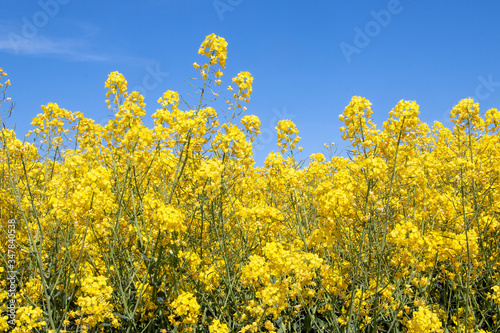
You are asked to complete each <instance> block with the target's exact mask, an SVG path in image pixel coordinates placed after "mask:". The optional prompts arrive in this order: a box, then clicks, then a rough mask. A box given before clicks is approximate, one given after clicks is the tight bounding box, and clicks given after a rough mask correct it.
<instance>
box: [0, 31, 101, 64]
mask: <svg viewBox="0 0 500 333" xmlns="http://www.w3.org/2000/svg"><path fill="white" fill-rule="evenodd" d="M88 49H89V46H88V43H87V42H86V41H84V40H81V39H60V40H56V39H48V38H45V37H41V36H40V37H36V38H33V39H30V40H26V41H23V40H22V39H16V36H14V35H10V37H9V35H7V37H4V38H3V39H0V51H1V52H7V53H11V54H25V55H42V56H57V57H62V58H65V59H66V60H73V61H106V60H108V57H107V56H105V55H102V54H98V53H93V52H89V51H88Z"/></svg>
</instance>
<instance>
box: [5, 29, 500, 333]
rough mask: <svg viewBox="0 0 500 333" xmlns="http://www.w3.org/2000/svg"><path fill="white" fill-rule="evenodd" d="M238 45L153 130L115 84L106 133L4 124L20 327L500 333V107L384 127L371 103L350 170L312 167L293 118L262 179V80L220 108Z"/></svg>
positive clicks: (347, 160) (331, 161)
mask: <svg viewBox="0 0 500 333" xmlns="http://www.w3.org/2000/svg"><path fill="white" fill-rule="evenodd" d="M226 50H227V43H225V41H224V39H222V38H220V37H217V36H215V35H210V36H208V37H207V39H206V40H205V41H204V42H203V44H202V47H201V48H200V53H202V54H205V55H207V56H208V59H209V61H208V62H205V63H203V64H201V65H198V64H196V63H194V64H193V66H194V67H195V69H196V70H200V72H201V74H202V76H203V77H204V78H205V79H206V80H205V81H203V83H202V85H201V86H200V87H198V91H196V94H193V95H194V96H199V100H196V101H195V102H193V101H192V100H191V99H190V98H191V97H193V95H191V96H190V98H186V96H183V95H181V94H180V93H179V92H176V91H172V90H167V91H165V92H164V93H163V94H162V95H161V97H160V98H159V99H158V103H159V104H160V105H159V108H158V109H157V110H156V112H155V113H154V114H153V115H152V118H153V126H152V127H149V126H146V124H147V121H146V114H147V113H146V105H145V103H144V96H142V95H141V94H140V93H139V92H131V93H128V92H127V81H126V80H125V78H124V77H123V75H121V74H120V73H118V72H113V73H111V74H110V75H109V78H108V80H107V82H106V84H105V86H106V88H107V98H108V101H107V103H108V105H109V106H110V107H111V101H113V102H114V105H113V109H114V114H113V115H112V116H111V117H110V119H109V121H107V123H106V124H103V125H100V124H96V123H95V121H94V120H92V119H89V118H86V117H84V116H83V114H82V113H81V112H72V111H69V110H66V109H64V108H62V107H60V106H59V105H58V104H56V103H48V104H47V105H43V106H42V107H41V110H42V111H41V113H40V114H39V115H37V116H36V117H35V118H34V119H33V120H32V126H33V129H32V131H31V132H30V134H31V137H30V141H29V142H28V141H27V140H20V139H19V138H18V137H17V136H16V133H15V131H14V130H12V129H7V128H3V127H2V128H0V198H2V200H0V217H2V220H1V221H0V229H1V230H0V231H1V232H0V240H1V241H2V244H4V245H5V246H2V247H0V255H1V259H2V261H3V264H2V265H0V308H1V314H2V316H0V332H2V331H6V330H8V329H9V326H8V325H9V322H8V320H9V317H8V316H6V314H9V311H10V310H8V307H7V306H8V305H9V304H11V303H12V302H13V300H15V303H16V305H17V309H18V312H17V315H16V316H17V317H16V318H15V320H16V323H17V325H18V327H16V329H15V330H17V332H29V331H42V330H43V331H48V332H55V331H57V330H60V331H61V332H73V331H78V332H90V331H103V332H109V331H127V330H128V331H147V330H148V329H150V330H151V329H152V330H154V331H160V332H170V331H175V330H177V331H183V332H193V331H195V330H196V331H207V330H209V331H210V332H230V331H235V332H266V331H267V332H274V331H305V330H309V329H310V330H311V331H312V330H314V331H325V332H330V331H338V330H339V329H341V330H352V331H403V332H405V331H408V332H443V331H444V330H445V329H446V330H448V331H450V332H463V331H465V330H467V331H471V332H472V331H474V332H487V330H489V331H491V332H493V331H495V330H497V328H498V325H499V321H498V320H499V319H500V318H499V317H498V306H499V305H500V287H499V286H498V281H499V279H500V274H499V269H498V268H499V267H500V237H499V235H500V233H499V230H500V221H499V219H498V216H499V213H500V200H499V198H500V185H499V184H500V167H499V163H498V161H499V160H500V136H499V130H500V112H499V111H498V110H497V109H490V110H488V111H487V112H486V113H485V114H482V113H481V112H480V110H479V105H478V103H475V102H474V101H473V100H472V99H465V100H462V101H460V102H459V103H458V104H457V106H455V107H454V108H453V110H452V112H451V118H452V120H453V122H454V124H455V125H454V127H453V128H450V129H448V128H445V126H444V125H443V124H441V123H439V122H435V123H434V124H433V125H432V126H428V125H427V124H425V123H424V122H422V121H421V120H420V119H419V105H418V104H417V103H416V102H415V101H406V100H401V101H399V102H398V103H397V104H396V105H395V106H394V108H393V109H392V110H391V111H390V112H389V117H388V119H387V121H386V122H384V123H383V126H381V129H380V130H377V129H376V125H375V124H374V123H373V122H372V120H371V116H372V113H373V110H372V105H371V103H370V101H369V100H367V99H366V98H363V97H359V96H354V97H353V98H352V100H351V101H350V103H349V105H347V106H346V108H345V110H344V111H343V113H342V115H340V120H342V121H343V122H344V126H343V127H342V128H341V132H342V134H343V137H344V139H345V140H349V141H350V144H351V146H350V147H349V148H350V149H351V148H352V149H353V150H352V151H349V152H348V153H349V154H348V155H349V156H348V157H342V156H334V155H336V154H335V152H334V151H333V149H332V147H333V144H331V145H329V144H327V145H325V148H326V149H327V150H328V152H329V154H326V153H325V154H322V153H317V154H312V155H310V156H309V158H305V159H304V160H298V159H296V157H295V148H296V146H297V144H298V143H299V142H300V140H301V138H300V136H298V134H299V131H298V129H297V126H296V125H295V124H294V123H293V122H292V121H290V120H286V119H285V120H280V121H279V122H278V124H277V126H276V130H277V136H278V138H277V144H278V147H279V149H280V151H277V152H271V153H269V154H268V156H267V157H266V159H265V162H264V165H263V166H261V167H259V166H256V165H255V161H254V160H253V154H254V145H253V142H254V141H255V140H256V139H257V138H258V136H259V134H260V127H261V123H260V120H259V118H258V117H257V116H255V115H246V116H242V113H243V111H245V110H246V107H243V106H242V105H243V103H244V102H248V99H249V97H250V95H251V93H252V83H253V78H252V76H251V75H250V74H249V73H248V72H240V73H239V74H238V75H237V76H236V77H235V78H234V79H233V87H237V88H234V89H235V91H233V92H232V93H228V92H226V91H223V92H220V94H221V95H222V94H229V96H228V95H226V96H224V97H225V100H226V103H227V105H228V107H229V108H230V110H232V111H231V112H229V115H228V117H227V118H226V117H224V115H223V116H222V117H221V116H220V115H219V114H218V113H217V112H216V111H215V108H214V107H212V106H211V103H212V102H213V101H212V100H210V98H213V95H215V96H216V97H218V96H219V92H214V91H213V90H212V88H213V86H211V84H212V83H215V85H219V84H220V83H221V81H220V78H221V77H222V76H223V73H222V71H221V69H217V68H212V66H215V65H216V64H217V63H218V64H219V65H221V67H224V65H225V60H226ZM0 75H1V76H2V77H4V76H5V73H4V72H3V71H2V70H1V69H0ZM209 75H213V76H212V77H210V79H209ZM1 88H2V91H0V93H2V94H0V103H1V102H5V101H7V102H9V101H10V100H9V99H8V98H6V97H5V96H6V95H5V94H3V93H5V91H6V90H5V89H7V88H8V83H4V84H3V85H2V86H1ZM232 89H233V88H231V87H229V88H228V90H229V91H231V90H232ZM111 95H113V98H112V97H111ZM207 95H209V97H207ZM2 96H3V97H2ZM110 100H111V101H110ZM337 146H338V145H337ZM298 150H299V151H300V150H301V148H300V147H299V148H298ZM332 156H333V157H332ZM13 249H14V250H15V253H12V252H13ZM9 251H10V252H9ZM13 262H15V265H16V268H15V269H16V271H17V273H16V274H17V279H16V280H15V281H16V282H15V284H16V286H15V288H16V292H15V293H13V292H12V289H11V288H13V286H14V283H13V282H12V278H11V275H12V274H13V273H12V272H11V271H10V266H9V265H13V264H12V263H13ZM4 266H5V267H4ZM476 304H480V305H481V307H479V306H477V305H476ZM309 326H310V327H309ZM339 326H340V327H341V328H340V327H339Z"/></svg>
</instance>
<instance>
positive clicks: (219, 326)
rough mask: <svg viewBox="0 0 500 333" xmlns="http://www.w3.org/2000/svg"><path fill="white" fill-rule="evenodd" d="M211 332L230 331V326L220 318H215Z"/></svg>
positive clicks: (223, 332)
mask: <svg viewBox="0 0 500 333" xmlns="http://www.w3.org/2000/svg"><path fill="white" fill-rule="evenodd" d="M209 330H210V333H229V327H227V325H226V324H224V323H221V322H220V320H219V319H215V320H214V321H213V322H212V324H211V325H210V327H209Z"/></svg>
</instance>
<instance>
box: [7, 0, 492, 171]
mask: <svg viewBox="0 0 500 333" xmlns="http://www.w3.org/2000/svg"><path fill="white" fill-rule="evenodd" d="M498 13H500V2H498V1H493V0H490V1H485V0H484V1H460V0H455V1H448V0H447V1H411V0H399V1H397V0H389V1H386V0H384V1H331V0H330V1H326V0H312V1H308V2H306V1H286V2H285V1H257V0H255V1H250V0H216V1H212V0H206V1H194V0H183V1H169V0H143V1H131V0H121V1H95V0H87V1H78V0H40V1H24V0H3V1H2V2H1V4H0V67H1V68H3V69H4V70H5V71H6V72H7V73H8V74H9V78H10V79H11V82H12V84H13V86H12V87H10V89H9V96H10V97H12V99H13V100H14V101H15V102H16V107H15V110H14V113H13V115H12V117H11V118H10V119H7V120H6V125H7V126H8V127H11V128H12V127H14V126H15V127H16V132H17V133H18V136H19V137H20V136H22V135H24V134H26V133H27V132H28V131H29V130H30V128H31V127H30V125H29V122H30V120H31V118H33V117H34V116H36V114H38V113H40V112H41V109H40V106H41V105H43V104H47V103H49V102H56V103H58V104H59V105H60V106H61V107H64V108H66V109H69V110H72V111H82V112H83V113H84V114H85V116H87V117H90V118H93V119H95V120H96V121H98V122H102V121H105V120H106V119H107V118H106V117H107V116H108V115H109V113H110V111H109V110H108V109H107V107H106V104H105V102H104V101H105V99H106V98H105V89H104V82H105V80H106V78H107V76H108V74H109V73H110V72H112V71H119V72H121V73H123V74H124V75H125V77H126V79H127V81H128V84H129V88H130V89H132V90H138V89H139V90H141V91H142V92H143V93H144V94H145V97H146V103H147V106H146V109H147V111H148V114H147V116H146V120H145V123H146V124H148V125H152V121H151V118H150V115H151V114H152V113H154V112H155V110H156V109H157V108H158V107H159V105H158V104H157V102H156V101H157V99H158V98H159V97H160V96H161V95H162V93H163V92H164V91H166V90H177V91H179V92H180V93H181V94H183V95H187V94H189V93H192V92H194V91H193V89H192V88H191V87H190V86H189V85H188V84H186V83H185V82H184V79H186V78H188V77H193V76H196V72H195V71H194V69H193V67H192V64H193V62H195V61H198V62H201V61H203V60H204V58H203V57H201V56H200V55H198V54H197V50H198V48H199V46H200V44H201V42H202V41H203V40H204V38H205V36H206V35H209V34H211V33H215V34H217V35H219V36H222V37H224V38H225V39H226V40H227V42H228V43H229V46H228V60H227V68H226V70H225V74H224V77H223V86H226V85H227V84H229V83H230V79H231V77H233V76H235V75H236V74H237V73H238V72H240V71H249V72H250V73H251V74H252V75H253V76H254V85H253V94H252V99H251V101H250V104H249V107H248V110H247V112H246V113H247V114H255V115H257V116H258V117H259V118H260V119H261V122H262V125H261V130H262V132H263V135H262V137H261V138H260V139H259V140H257V142H258V146H257V147H256V149H255V158H256V161H257V164H259V165H260V164H262V161H263V160H264V158H265V156H267V154H268V153H269V152H270V151H272V150H277V146H276V143H275V142H276V135H275V130H274V127H275V126H276V125H277V121H278V120H280V119H292V120H293V121H294V122H295V123H296V124H297V127H298V129H299V130H300V136H302V141H301V143H300V144H301V145H302V146H303V147H304V152H303V154H302V155H300V157H303V158H307V156H308V155H309V154H311V153H315V152H321V151H324V150H323V143H325V142H335V143H336V144H337V146H338V147H339V149H340V150H342V149H344V148H345V147H346V145H347V143H344V142H342V139H341V135H340V131H339V128H340V126H342V124H341V123H340V121H339V120H338V115H339V114H340V113H342V111H343V110H344V108H345V106H346V105H347V104H348V103H349V101H350V99H351V97H352V96H363V97H366V98H368V99H369V100H370V101H371V102H372V103H373V105H372V107H373V110H374V116H373V118H374V121H375V123H377V124H378V127H379V128H380V127H381V126H382V122H383V121H384V120H386V118H387V117H388V112H389V111H390V110H391V108H392V107H394V106H395V105H396V104H397V102H398V101H399V100H401V99H406V100H416V101H417V103H418V104H419V105H420V112H421V119H422V120H423V121H426V122H428V123H429V124H432V123H433V122H434V121H435V120H438V121H441V122H443V123H444V124H445V125H449V124H450V123H449V121H448V120H447V119H448V114H449V111H450V110H451V108H452V107H453V106H454V105H456V104H457V102H458V101H459V100H460V99H462V98H467V97H472V98H474V99H475V100H476V101H478V102H480V103H481V104H480V106H481V111H482V112H483V113H484V112H486V110H487V109H489V108H492V107H497V108H499V107H500V63H499V57H498V54H499V45H500V20H499V19H498ZM145 86H147V89H146V88H145ZM339 153H340V152H339Z"/></svg>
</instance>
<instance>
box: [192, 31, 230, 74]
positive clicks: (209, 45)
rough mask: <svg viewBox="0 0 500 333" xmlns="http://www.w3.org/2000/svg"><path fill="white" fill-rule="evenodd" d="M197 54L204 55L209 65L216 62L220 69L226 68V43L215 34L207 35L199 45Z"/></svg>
mask: <svg viewBox="0 0 500 333" xmlns="http://www.w3.org/2000/svg"><path fill="white" fill-rule="evenodd" d="M207 49H208V50H207ZM198 53H199V54H202V55H203V54H204V55H206V56H207V58H209V59H210V63H211V64H215V63H217V62H218V63H219V65H220V66H221V67H222V68H225V67H226V58H227V42H226V40H225V39H224V38H222V37H219V36H216V35H215V34H211V35H208V36H207V37H206V38H205V40H204V41H203V43H201V46H200V49H199V50H198Z"/></svg>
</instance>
